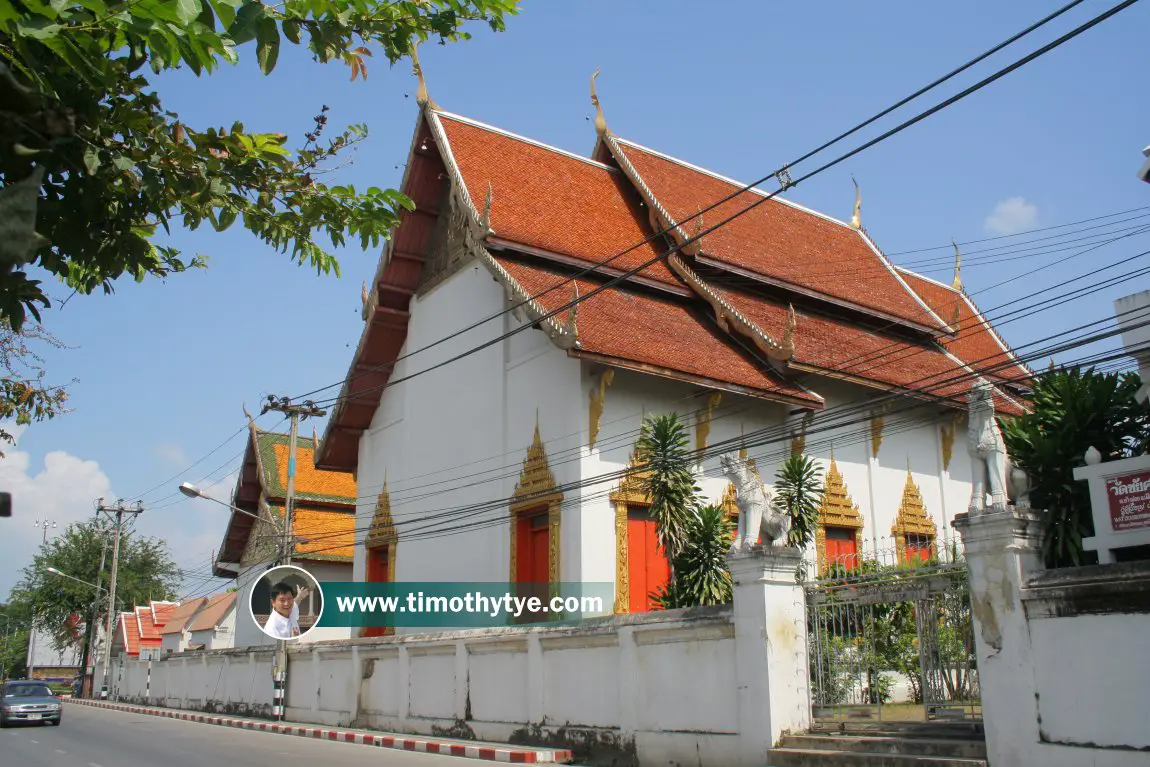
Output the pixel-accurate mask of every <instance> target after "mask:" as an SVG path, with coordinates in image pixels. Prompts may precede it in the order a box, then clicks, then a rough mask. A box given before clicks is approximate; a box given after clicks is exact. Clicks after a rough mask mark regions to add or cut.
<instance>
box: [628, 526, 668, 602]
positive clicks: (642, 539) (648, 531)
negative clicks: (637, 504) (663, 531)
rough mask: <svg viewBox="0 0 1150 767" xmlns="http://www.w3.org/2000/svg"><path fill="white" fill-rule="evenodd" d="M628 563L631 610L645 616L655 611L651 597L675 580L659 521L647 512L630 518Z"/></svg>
mask: <svg viewBox="0 0 1150 767" xmlns="http://www.w3.org/2000/svg"><path fill="white" fill-rule="evenodd" d="M627 547H628V552H627V563H628V571H629V573H628V575H629V581H630V595H629V596H630V599H629V600H628V602H629V604H628V609H629V611H630V612H633V613H645V612H648V611H649V610H652V609H654V608H655V602H654V600H652V599H651V597H650V594H651V592H653V591H658V590H659V589H660V588H662V587H663V586H665V585H667V582H668V581H670V580H671V564H670V563H669V562H668V561H667V557H666V556H665V555H664V554H663V550H662V547H660V546H659V536H658V534H657V532H656V528H655V520H653V519H651V518H650V516H649V515H648V514H647V512H646V511H639V512H631V513H630V514H629V515H628V517H627Z"/></svg>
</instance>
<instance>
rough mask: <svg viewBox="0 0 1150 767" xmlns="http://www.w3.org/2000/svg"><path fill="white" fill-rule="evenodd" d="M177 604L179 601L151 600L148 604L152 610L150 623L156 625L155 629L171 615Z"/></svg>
mask: <svg viewBox="0 0 1150 767" xmlns="http://www.w3.org/2000/svg"><path fill="white" fill-rule="evenodd" d="M179 605H180V603H179V602H152V603H151V604H150V605H149V608H150V609H151V612H152V623H154V624H155V625H156V628H157V629H161V628H163V627H164V624H166V623H167V622H168V620H169V619H170V618H171V617H172V613H173V612H175V610H176V608H177V607H179Z"/></svg>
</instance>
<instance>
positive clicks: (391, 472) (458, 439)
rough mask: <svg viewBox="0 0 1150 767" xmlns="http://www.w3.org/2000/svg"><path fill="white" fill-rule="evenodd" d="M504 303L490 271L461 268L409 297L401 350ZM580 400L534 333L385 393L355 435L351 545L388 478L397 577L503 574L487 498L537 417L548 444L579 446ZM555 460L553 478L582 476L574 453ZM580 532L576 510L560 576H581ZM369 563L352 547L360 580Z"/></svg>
mask: <svg viewBox="0 0 1150 767" xmlns="http://www.w3.org/2000/svg"><path fill="white" fill-rule="evenodd" d="M505 304H506V300H505V295H504V292H503V290H502V288H501V287H500V286H499V285H498V284H497V283H495V282H494V281H493V280H492V278H491V277H490V275H489V274H488V273H487V272H486V270H484V269H482V268H480V267H478V266H473V267H469V268H467V269H464V270H463V271H461V272H459V273H457V274H455V275H453V276H452V277H451V278H449V279H448V280H446V281H445V282H443V283H442V284H441V285H439V286H438V287H436V288H435V289H434V290H433V291H431V292H430V293H428V294H426V295H424V296H422V297H419V298H414V299H412V306H411V313H412V320H411V324H410V329H409V333H408V337H407V342H406V344H405V346H404V349H403V352H402V353H403V354H410V353H413V352H414V351H416V350H418V349H421V348H422V347H425V346H427V345H428V344H430V343H432V342H434V341H438V340H439V339H441V338H443V337H445V336H447V335H450V334H452V333H454V332H456V331H458V330H460V329H461V328H462V327H465V326H466V325H468V324H471V323H472V322H475V321H477V320H479V319H482V318H483V317H487V316H490V315H492V314H495V313H497V312H498V311H499V310H500V309H502V308H503V307H504V306H505ZM517 324H518V321H517V320H515V319H513V318H512V317H510V316H505V317H502V318H501V319H500V320H497V321H494V322H491V323H487V324H486V325H484V326H482V327H480V328H478V329H476V330H473V331H470V332H468V333H465V334H463V335H461V336H459V337H458V338H456V339H453V340H452V341H450V342H448V343H444V344H441V345H440V346H437V347H435V348H434V349H430V350H428V351H425V352H419V353H416V354H414V356H413V357H411V358H410V359H405V360H401V361H400V362H399V363H398V364H397V365H396V370H395V373H394V374H393V379H399V378H403V377H405V376H407V375H411V374H412V373H415V372H418V371H420V370H425V369H428V368H430V367H432V366H434V365H435V364H437V363H438V362H440V361H442V360H444V359H448V358H450V357H452V356H454V355H456V354H458V353H459V352H461V351H464V350H467V349H471V348H473V347H475V346H477V345H479V344H481V343H483V342H486V341H489V340H490V339H492V338H494V337H495V336H497V335H499V334H501V333H503V332H505V331H506V330H508V329H510V328H511V327H513V326H516V325H517ZM579 401H580V392H579V364H578V363H577V362H575V361H574V360H570V359H568V358H567V357H566V356H565V355H564V354H563V353H562V352H559V351H558V350H557V349H556V348H555V347H554V346H553V345H552V344H551V343H550V341H549V340H548V339H547V338H546V336H545V335H544V334H543V333H542V332H541V331H533V330H532V331H527V332H524V333H520V334H517V335H516V336H514V337H512V338H511V339H509V340H507V341H506V342H503V343H501V344H496V345H493V346H491V347H489V348H487V349H484V350H482V351H480V352H477V353H475V354H472V355H470V356H468V357H465V358H463V359H460V360H458V361H456V362H453V363H451V365H449V366H446V367H444V368H441V369H440V370H435V371H432V372H430V373H427V374H424V375H420V376H419V377H418V378H416V379H413V380H412V381H410V382H405V383H400V384H398V385H396V386H394V387H390V388H388V389H386V390H385V391H384V394H383V397H382V401H381V404H380V407H379V408H378V410H377V411H376V415H375V419H374V421H373V423H372V425H371V428H370V429H369V430H368V432H367V433H365V434H364V435H363V437H362V438H361V440H360V448H359V449H360V455H359V466H358V483H359V496H360V506H359V509H358V516H357V521H356V528H357V530H358V533H357V544H362V541H363V539H364V537H365V536H366V531H367V528H368V527H369V526H370V524H371V518H372V515H373V514H374V511H375V506H376V501H377V496H378V494H379V492H380V490H381V489H382V486H383V484H384V479H385V477H386V478H387V480H388V486H389V495H390V499H391V509H392V515H393V518H394V520H395V521H396V523H397V524H399V525H400V529H401V533H405V534H406V536H407V537H406V538H405V539H404V540H402V541H401V543H400V545H399V550H398V555H397V557H396V578H397V580H400V581H422V580H434V581H451V580H462V581H495V582H505V581H507V579H508V577H509V561H510V560H509V557H510V540H509V539H510V532H509V526H508V522H507V509H506V507H505V506H504V507H502V508H487V507H486V506H485V504H489V502H490V501H492V500H496V499H500V498H507V497H509V496H510V495H511V494H512V493H513V492H514V488H515V484H516V482H517V481H518V479H519V474H520V468H521V464H522V461H523V459H524V458H525V457H526V454H527V450H528V448H529V447H530V445H531V442H532V438H533V435H534V430H535V424H536V413H538V418H539V428H540V434H541V437H542V439H543V440H544V441H545V442H546V443H547V447H548V451H549V452H552V451H562V450H563V449H564V448H565V447H568V448H569V447H570V446H571V445H577V444H578V442H579V440H580V431H581V425H582V424H583V423H584V422H585V421H586V414H585V411H584V410H582V408H581V407H580V406H579ZM585 430H586V426H585V425H582V431H585ZM567 435H570V436H569V437H568V436H567ZM552 440H555V443H554V444H552ZM568 443H570V445H568ZM573 457H574V458H576V459H577V457H578V454H577V453H576V454H575V455H574V456H573ZM551 466H552V470H553V471H554V473H555V479H556V481H557V482H559V483H563V482H570V481H573V480H575V479H576V478H577V477H578V475H579V468H578V462H577V460H575V461H571V460H567V461H564V459H563V457H562V456H560V457H559V459H558V460H555V461H553V462H552V464H551ZM460 525H473V527H472V528H471V529H469V530H467V531H466V532H465V533H464V534H453V535H440V536H437V537H427V536H428V535H429V534H432V533H434V532H436V531H442V530H444V529H447V528H458V527H459V526H460ZM577 533H578V518H577V515H571V519H570V521H569V522H568V521H567V520H565V523H564V530H563V539H562V542H561V553H560V561H561V567H562V571H561V577H562V578H564V579H577V578H578V577H579V556H578V553H579V550H578V546H577V542H578V537H577ZM421 535H422V537H420V536H421ZM365 561H366V560H365V553H364V550H363V547H362V545H357V547H356V558H355V570H354V575H355V578H357V579H363V578H365V576H366V566H365Z"/></svg>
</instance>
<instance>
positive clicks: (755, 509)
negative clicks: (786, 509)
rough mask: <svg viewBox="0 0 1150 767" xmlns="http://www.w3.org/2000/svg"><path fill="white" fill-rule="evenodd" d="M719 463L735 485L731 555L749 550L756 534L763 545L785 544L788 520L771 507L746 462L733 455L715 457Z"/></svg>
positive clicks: (767, 491)
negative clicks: (736, 513)
mask: <svg viewBox="0 0 1150 767" xmlns="http://www.w3.org/2000/svg"><path fill="white" fill-rule="evenodd" d="M719 464H720V465H721V466H722V467H723V473H724V474H725V475H726V476H727V478H728V479H729V480H731V483H732V484H734V486H735V504H736V505H737V506H738V507H739V527H738V531H737V532H736V533H735V540H734V541H733V542H732V543H731V548H730V551H731V553H735V552H738V551H740V550H741V551H749V550H751V549H752V548H754V547H755V545H756V543H757V542H758V539H759V535H760V534H761V535H762V537H763V542H764V543H765V544H766V545H767V546H774V545H775V541H780V540H781V541H785V540H786V537H787V532H788V531H789V530H790V527H791V518H790V517H789V516H787V515H786V514H784V513H781V512H779V511H776V510H774V509H773V508H772V505H771V492H770V490H768V489H767V487H766V485H764V484H763V482H762V480H760V479H759V478H758V476H757V475H756V474H755V472H754V471H752V470H751V467H750V462H749V461H748V460H747V459H746V458H742V457H740V456H739V455H738V454H736V453H726V454H724V455H722V456H720V457H719Z"/></svg>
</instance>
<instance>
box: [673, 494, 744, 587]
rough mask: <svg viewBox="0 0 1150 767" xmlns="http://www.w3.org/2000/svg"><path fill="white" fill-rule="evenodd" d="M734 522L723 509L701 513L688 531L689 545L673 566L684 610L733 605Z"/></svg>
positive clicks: (712, 508) (709, 508)
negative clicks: (731, 559)
mask: <svg viewBox="0 0 1150 767" xmlns="http://www.w3.org/2000/svg"><path fill="white" fill-rule="evenodd" d="M731 528H732V524H731V520H730V517H728V516H727V512H726V511H725V510H723V508H722V507H720V506H716V505H714V504H708V505H706V506H704V507H702V508H701V509H699V513H698V515H697V516H696V517H695V518H694V519H693V520H692V523H691V526H690V528H688V530H687V543H686V546H684V548H683V551H682V552H681V553H680V554H679V557H678V558H677V559H676V560H675V562H674V568H675V587H676V589H677V591H678V596H679V599H680V601H681V602H682V603H683V604H682V605H681V606H683V607H687V606H691V607H693V606H695V605H720V604H725V603H727V602H730V601H731V597H732V596H733V586H732V583H731V573H730V571H729V570H728V569H727V550H728V547H729V546H730V545H731Z"/></svg>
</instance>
